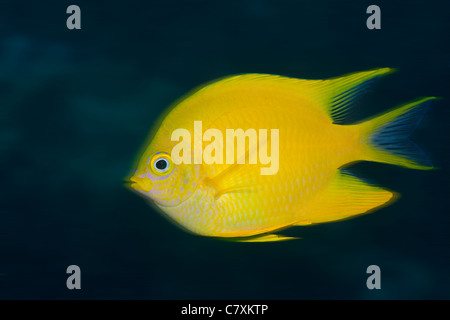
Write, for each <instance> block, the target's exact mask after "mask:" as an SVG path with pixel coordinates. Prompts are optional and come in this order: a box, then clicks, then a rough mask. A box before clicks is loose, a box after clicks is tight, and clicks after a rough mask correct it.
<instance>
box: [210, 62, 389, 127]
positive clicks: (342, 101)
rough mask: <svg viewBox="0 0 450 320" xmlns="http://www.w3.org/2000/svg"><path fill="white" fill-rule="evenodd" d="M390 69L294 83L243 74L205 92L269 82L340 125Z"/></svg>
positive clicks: (275, 77) (284, 78)
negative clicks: (312, 104)
mask: <svg viewBox="0 0 450 320" xmlns="http://www.w3.org/2000/svg"><path fill="white" fill-rule="evenodd" d="M394 71H395V69H392V68H378V69H372V70H368V71H360V72H355V73H350V74H347V75H343V76H339V77H335V78H330V79H325V80H306V79H296V78H289V77H283V76H277V75H270V74H252V73H249V74H243V75H237V76H231V77H229V78H225V79H222V81H218V82H216V83H213V84H212V85H210V86H208V87H206V88H205V90H210V89H213V88H215V87H216V86H221V87H226V86H232V85H236V84H237V83H240V82H253V81H256V82H259V83H264V82H266V81H267V82H270V83H277V84H283V85H285V86H286V88H287V87H290V88H291V89H292V90H294V91H297V92H303V93H304V94H306V95H309V96H310V97H311V98H312V99H313V100H315V101H318V102H319V106H320V107H321V108H322V110H324V111H325V112H326V114H327V115H328V116H329V117H330V118H331V119H332V120H333V123H336V124H342V123H343V122H344V121H345V120H346V116H347V114H348V111H349V110H350V109H351V108H352V104H353V102H354V101H355V100H356V99H357V98H358V97H359V96H360V94H361V93H363V92H364V91H365V90H366V89H367V88H368V87H370V85H371V84H372V83H374V81H375V80H376V79H377V78H379V77H380V76H384V75H387V74H389V73H392V72H394Z"/></svg>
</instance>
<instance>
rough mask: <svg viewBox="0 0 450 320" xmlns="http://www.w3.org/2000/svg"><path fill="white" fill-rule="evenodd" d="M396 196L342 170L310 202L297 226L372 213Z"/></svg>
mask: <svg viewBox="0 0 450 320" xmlns="http://www.w3.org/2000/svg"><path fill="white" fill-rule="evenodd" d="M396 198H397V194H396V193H394V192H392V191H389V190H386V189H383V188H380V187H377V186H374V185H371V184H369V183H367V182H365V181H363V180H361V179H359V178H357V177H355V176H353V175H352V174H350V173H349V172H347V171H346V170H339V171H338V173H337V174H336V176H335V177H334V179H333V180H332V181H331V183H330V185H329V186H328V188H327V189H325V190H324V191H323V192H322V193H321V194H319V195H318V196H317V197H316V198H315V199H314V200H313V202H312V203H311V205H310V206H309V208H308V209H309V210H310V213H309V214H308V215H307V216H306V217H305V218H304V219H302V220H301V221H299V222H297V223H295V224H293V225H294V226H304V225H308V224H313V223H323V222H331V221H336V220H341V219H346V218H349V217H352V216H354V215H358V214H363V213H369V212H370V211H372V210H374V209H376V208H379V207H380V206H382V205H384V204H386V203H387V202H390V201H392V200H394V199H396Z"/></svg>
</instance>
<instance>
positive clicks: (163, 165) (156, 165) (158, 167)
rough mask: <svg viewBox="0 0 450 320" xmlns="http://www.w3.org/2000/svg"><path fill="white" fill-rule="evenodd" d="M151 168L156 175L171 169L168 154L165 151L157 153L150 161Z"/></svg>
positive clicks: (166, 172)
mask: <svg viewBox="0 0 450 320" xmlns="http://www.w3.org/2000/svg"><path fill="white" fill-rule="evenodd" d="M151 169H152V171H153V173H155V174H157V175H166V174H168V173H169V172H170V171H171V170H172V169H173V164H172V161H171V159H170V156H169V155H168V154H166V153H157V154H155V155H154V156H153V158H152V161H151Z"/></svg>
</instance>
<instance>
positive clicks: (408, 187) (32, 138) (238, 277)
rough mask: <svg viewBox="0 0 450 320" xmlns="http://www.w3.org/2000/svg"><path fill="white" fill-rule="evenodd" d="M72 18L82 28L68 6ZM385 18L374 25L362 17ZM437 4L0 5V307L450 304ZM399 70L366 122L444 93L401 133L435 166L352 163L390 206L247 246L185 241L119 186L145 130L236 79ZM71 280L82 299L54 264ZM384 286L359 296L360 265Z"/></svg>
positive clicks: (445, 69) (368, 100)
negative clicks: (198, 94)
mask: <svg viewBox="0 0 450 320" xmlns="http://www.w3.org/2000/svg"><path fill="white" fill-rule="evenodd" d="M71 4H77V5H79V6H80V8H81V27H82V28H81V30H68V29H67V28H66V19H67V17H68V14H66V8H67V7H68V6H69V5H71ZM370 4H377V5H379V6H380V8H381V27H382V28H381V30H368V29H367V28H366V19H367V17H368V14H366V8H367V7H368V6H369V5H370ZM449 12H450V4H449V2H447V1H434V0H430V1H426V2H424V1H409V2H405V1H377V2H375V3H372V2H369V1H331V0H329V1H324V0H314V1H280V0H277V1H269V0H242V1H202V0H192V1H182V0H179V1H171V0H165V1H136V0H128V1H95V4H94V1H70V2H68V1H33V2H31V1H23V0H20V1H19V0H15V1H1V2H0V117H1V118H0V119H1V126H0V153H1V156H0V165H1V169H0V176H1V190H0V215H1V220H0V298H2V299H10V298H19V299H23V298H26V299H42V298H43V299H55V298H63V299H78V298H88V299H99V298H107V299H199V298H202V299H204V298H208V299H210V298H211V299H215V298H218V299H241V298H245V299H436V298H438V299H449V298H450V289H449V288H450V276H449V270H450V253H449V246H450V206H449V200H448V199H449V196H448V195H449V194H450V187H449V178H450V174H449V173H450V172H449V170H450V169H449V165H450V162H449V156H450V153H449V149H448V147H449V142H450V135H449V126H448V123H449V119H450V108H449V102H448V98H449V88H450V81H449V80H450V77H449V74H450V44H449V41H448V40H449V36H450V20H449V19H448V16H449ZM375 67H395V68H398V72H397V73H395V74H393V75H390V76H388V77H386V78H384V79H383V80H382V81H381V82H380V83H379V84H378V85H377V86H376V87H375V90H373V91H371V92H370V93H368V94H367V95H366V96H365V97H364V98H363V99H362V100H361V101H360V105H359V107H358V109H357V110H356V112H355V114H354V116H355V117H357V118H360V119H362V118H364V117H367V116H370V115H373V114H375V113H379V112H381V111H383V110H386V109H388V108H391V107H393V106H395V105H398V104H401V103H403V102H406V101H408V100H411V99H414V98H416V97H420V96H440V97H444V98H446V99H444V100H440V101H437V102H435V103H434V104H433V105H432V107H431V108H430V110H429V112H428V113H427V115H426V116H425V118H424V119H423V121H422V122H421V124H420V125H419V127H418V129H417V130H416V131H415V134H414V135H413V139H414V141H415V142H416V143H417V144H419V145H420V146H421V147H422V148H423V149H424V150H425V151H426V152H427V153H428V154H429V156H430V158H431V160H432V161H433V163H434V164H435V165H436V166H437V167H438V168H439V170H435V171H415V170H409V169H403V168H399V167H394V166H388V165H382V164H375V163H360V164H358V165H356V166H355V167H354V168H353V169H354V170H355V172H357V173H358V175H360V176H362V177H365V178H367V179H370V180H372V181H374V182H376V183H378V184H381V185H383V186H385V187H387V188H389V189H392V190H395V191H397V192H400V193H401V194H402V197H401V199H400V200H399V201H397V202H396V203H394V204H393V205H391V206H389V207H387V208H384V209H382V210H380V211H377V212H375V213H372V214H369V215H365V216H361V217H357V218H355V219H351V220H346V221H343V222H339V223H331V224H322V225H316V226H311V227H303V228H301V227H298V228H293V229H289V230H286V231H285V232H284V234H288V235H294V236H299V237H302V238H303V239H302V240H297V241H289V242H280V243H266V244H243V243H230V242H223V241H219V240H215V239H211V238H202V237H197V236H193V235H191V234H188V233H186V232H184V231H182V230H181V229H179V228H177V227H176V226H174V225H172V224H171V223H169V222H168V221H167V220H166V219H165V218H163V217H162V216H161V215H160V214H158V213H157V212H155V211H154V210H153V209H152V208H151V207H149V206H148V205H147V204H146V203H145V202H144V201H143V200H142V199H141V198H139V197H137V196H136V195H134V194H132V193H130V192H129V191H128V190H127V189H125V188H124V187H123V178H124V177H126V175H127V174H128V173H129V171H130V170H131V168H132V165H133V162H134V160H135V157H136V155H137V152H138V151H139V149H140V147H141V145H142V143H143V142H144V141H145V138H146V136H147V133H148V132H149V130H150V129H151V127H152V124H153V122H154V121H155V120H156V119H157V117H158V116H159V115H160V114H161V113H162V112H163V111H164V110H165V108H166V107H167V106H168V105H169V104H170V103H171V102H173V101H174V100H176V99H177V98H179V97H180V96H181V95H182V94H184V93H186V92H187V91H189V90H190V89H192V88H194V87H196V86H198V85H200V84H202V83H204V82H207V81H210V80H213V79H215V78H218V77H222V76H225V75H229V74H236V73H249V72H260V73H272V74H281V75H286V76H292V77H299V78H306V79H314V78H315V79H321V78H327V77H332V76H338V75H341V74H346V73H349V72H354V71H360V70H366V69H371V68H375ZM72 264H75V265H78V266H80V268H81V272H82V276H81V286H82V289H81V290H68V289H67V288H66V278H67V276H68V275H67V274H66V268H67V267H68V266H69V265H72ZM373 264H374V265H378V266H379V267H380V269H381V289H380V290H369V289H368V288H367V287H366V279H367V277H368V274H366V269H367V267H368V266H369V265H373Z"/></svg>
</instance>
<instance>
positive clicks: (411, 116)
mask: <svg viewBox="0 0 450 320" xmlns="http://www.w3.org/2000/svg"><path fill="white" fill-rule="evenodd" d="M434 99H437V98H436V97H425V98H419V99H417V100H414V101H412V102H409V103H407V104H404V105H402V106H400V107H397V108H394V109H393V110H391V111H388V112H386V113H384V114H382V115H380V116H376V117H374V118H373V119H371V120H368V121H365V122H363V123H361V124H360V126H361V133H362V137H363V139H364V142H365V146H366V148H365V151H364V157H365V159H364V160H368V161H377V162H384V163H389V164H395V165H399V166H403V167H407V168H412V169H421V170H429V169H433V166H432V164H431V162H430V160H429V159H428V157H427V155H426V154H425V153H424V152H423V151H422V150H420V149H419V147H417V146H416V145H415V144H414V143H413V142H412V141H411V140H410V139H409V135H410V134H411V133H412V131H414V129H415V128H416V126H417V125H418V123H419V122H420V120H421V119H422V117H423V115H424V114H425V112H426V110H427V108H428V106H429V105H430V103H431V101H432V100H434Z"/></svg>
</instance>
